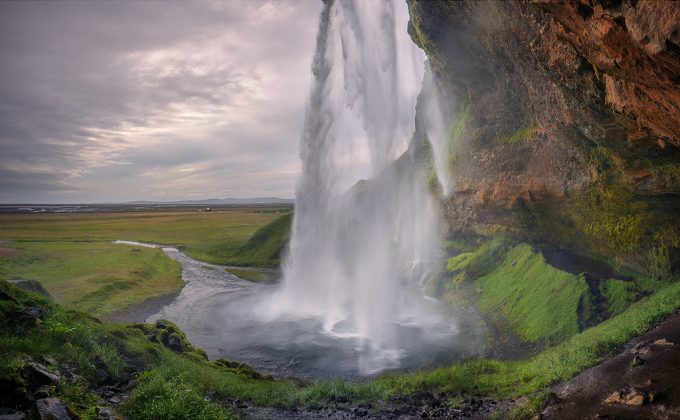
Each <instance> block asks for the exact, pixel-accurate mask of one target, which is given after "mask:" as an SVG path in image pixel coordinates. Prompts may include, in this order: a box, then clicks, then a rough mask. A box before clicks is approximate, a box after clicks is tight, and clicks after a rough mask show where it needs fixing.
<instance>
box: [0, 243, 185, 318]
mask: <svg viewBox="0 0 680 420" xmlns="http://www.w3.org/2000/svg"><path fill="white" fill-rule="evenodd" d="M12 247H13V248H12V249H14V250H16V253H14V254H13V255H12V256H11V257H8V256H5V257H2V256H0V279H5V280H9V279H30V280H37V281H39V282H40V283H42V285H43V286H44V287H45V288H46V289H47V290H48V291H49V292H50V294H51V295H52V296H53V297H54V299H55V300H56V301H57V302H59V303H63V304H66V305H69V306H72V307H74V308H77V309H80V310H82V311H86V312H89V313H91V314H93V315H97V316H106V315H109V314H111V313H113V312H116V311H118V310H120V309H123V308H125V307H127V306H129V305H133V304H136V303H141V302H143V301H145V300H146V299H148V298H150V297H154V296H160V295H164V294H168V293H172V292H174V291H176V290H179V288H181V286H182V284H183V282H182V278H181V272H182V267H181V266H180V264H179V263H178V262H176V261H173V260H171V259H170V258H168V257H166V256H165V255H164V254H163V251H161V250H160V249H152V248H137V247H135V248H130V247H129V246H121V245H116V244H112V243H108V242H14V243H12Z"/></svg>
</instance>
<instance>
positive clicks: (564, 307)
mask: <svg viewBox="0 0 680 420" xmlns="http://www.w3.org/2000/svg"><path fill="white" fill-rule="evenodd" d="M449 248H450V249H454V250H458V251H460V253H458V254H457V255H456V256H454V257H452V258H450V259H449V261H448V264H447V269H448V270H449V273H450V274H449V275H448V276H441V277H439V278H437V279H436V280H435V281H433V282H432V283H431V284H430V285H429V287H428V293H429V294H430V295H433V296H438V297H440V298H442V299H443V300H444V301H446V302H449V303H452V304H454V305H456V306H463V307H469V306H470V305H471V302H476V303H475V304H474V305H475V306H476V308H477V310H479V311H480V312H481V313H482V314H483V315H484V316H485V317H487V319H488V320H489V321H491V322H492V323H493V324H494V325H495V326H496V327H497V328H498V329H499V330H500V331H501V332H504V331H509V332H512V333H514V334H515V335H517V336H518V337H519V338H521V339H522V340H524V341H526V342H532V343H536V342H540V343H544V344H547V343H558V342H561V341H563V340H565V339H566V338H568V337H570V336H572V335H574V334H577V333H578V332H579V331H581V330H582V329H583V328H584V327H585V326H587V325H591V324H592V323H593V322H595V323H596V322H598V321H600V320H603V319H606V318H608V317H610V316H612V315H618V314H620V313H622V312H623V311H624V310H625V309H626V308H628V307H629V306H630V305H631V304H632V303H634V302H636V301H638V300H640V299H641V298H643V297H644V296H648V295H650V294H652V293H654V292H656V291H657V290H659V289H661V288H663V287H664V286H665V285H666V284H667V283H665V282H662V281H659V280H656V279H653V278H649V277H644V276H639V275H634V274H632V273H631V274H630V275H629V276H622V278H624V279H606V280H603V281H601V282H599V290H596V291H593V290H591V288H590V287H589V285H588V281H587V279H586V273H580V274H573V273H569V272H566V271H563V270H560V269H557V268H555V267H553V266H552V265H550V264H549V263H548V262H546V260H545V258H544V257H543V255H542V254H541V253H540V252H538V251H536V250H535V249H533V248H532V247H531V246H529V245H527V244H525V243H518V244H516V243H513V242H512V241H510V240H509V239H504V238H503V237H497V238H495V239H493V240H487V241H484V242H481V243H480V244H476V245H475V244H470V243H466V242H464V241H458V242H451V243H449ZM591 281H592V280H591ZM598 300H602V304H601V306H598V304H597V301H598Z"/></svg>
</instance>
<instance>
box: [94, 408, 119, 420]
mask: <svg viewBox="0 0 680 420" xmlns="http://www.w3.org/2000/svg"><path fill="white" fill-rule="evenodd" d="M119 418H120V417H118V416H116V415H115V414H114V413H113V411H112V410H111V409H108V408H106V407H97V420H118V419H119Z"/></svg>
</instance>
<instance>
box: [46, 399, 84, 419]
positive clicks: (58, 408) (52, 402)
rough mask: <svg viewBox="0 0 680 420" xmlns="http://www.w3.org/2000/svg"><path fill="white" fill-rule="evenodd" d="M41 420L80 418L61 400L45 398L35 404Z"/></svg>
mask: <svg viewBox="0 0 680 420" xmlns="http://www.w3.org/2000/svg"><path fill="white" fill-rule="evenodd" d="M35 408H36V412H37V414H38V415H37V418H38V419H40V420H76V419H79V417H78V416H77V415H76V414H75V413H74V412H73V411H71V409H70V408H68V406H67V405H66V404H64V402H63V401H61V400H60V399H59V398H43V399H41V400H38V401H36V402H35Z"/></svg>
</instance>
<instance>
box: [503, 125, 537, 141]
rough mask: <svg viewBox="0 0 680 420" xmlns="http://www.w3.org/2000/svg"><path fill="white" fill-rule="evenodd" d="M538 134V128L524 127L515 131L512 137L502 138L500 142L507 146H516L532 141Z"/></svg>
mask: <svg viewBox="0 0 680 420" xmlns="http://www.w3.org/2000/svg"><path fill="white" fill-rule="evenodd" d="M537 132H538V127H536V126H532V127H524V128H520V129H518V130H517V131H515V132H514V133H513V134H512V135H511V136H505V137H501V138H500V141H502V142H503V143H506V144H515V143H519V142H522V141H526V140H531V139H533V138H534V136H535V135H536V133H537Z"/></svg>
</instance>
